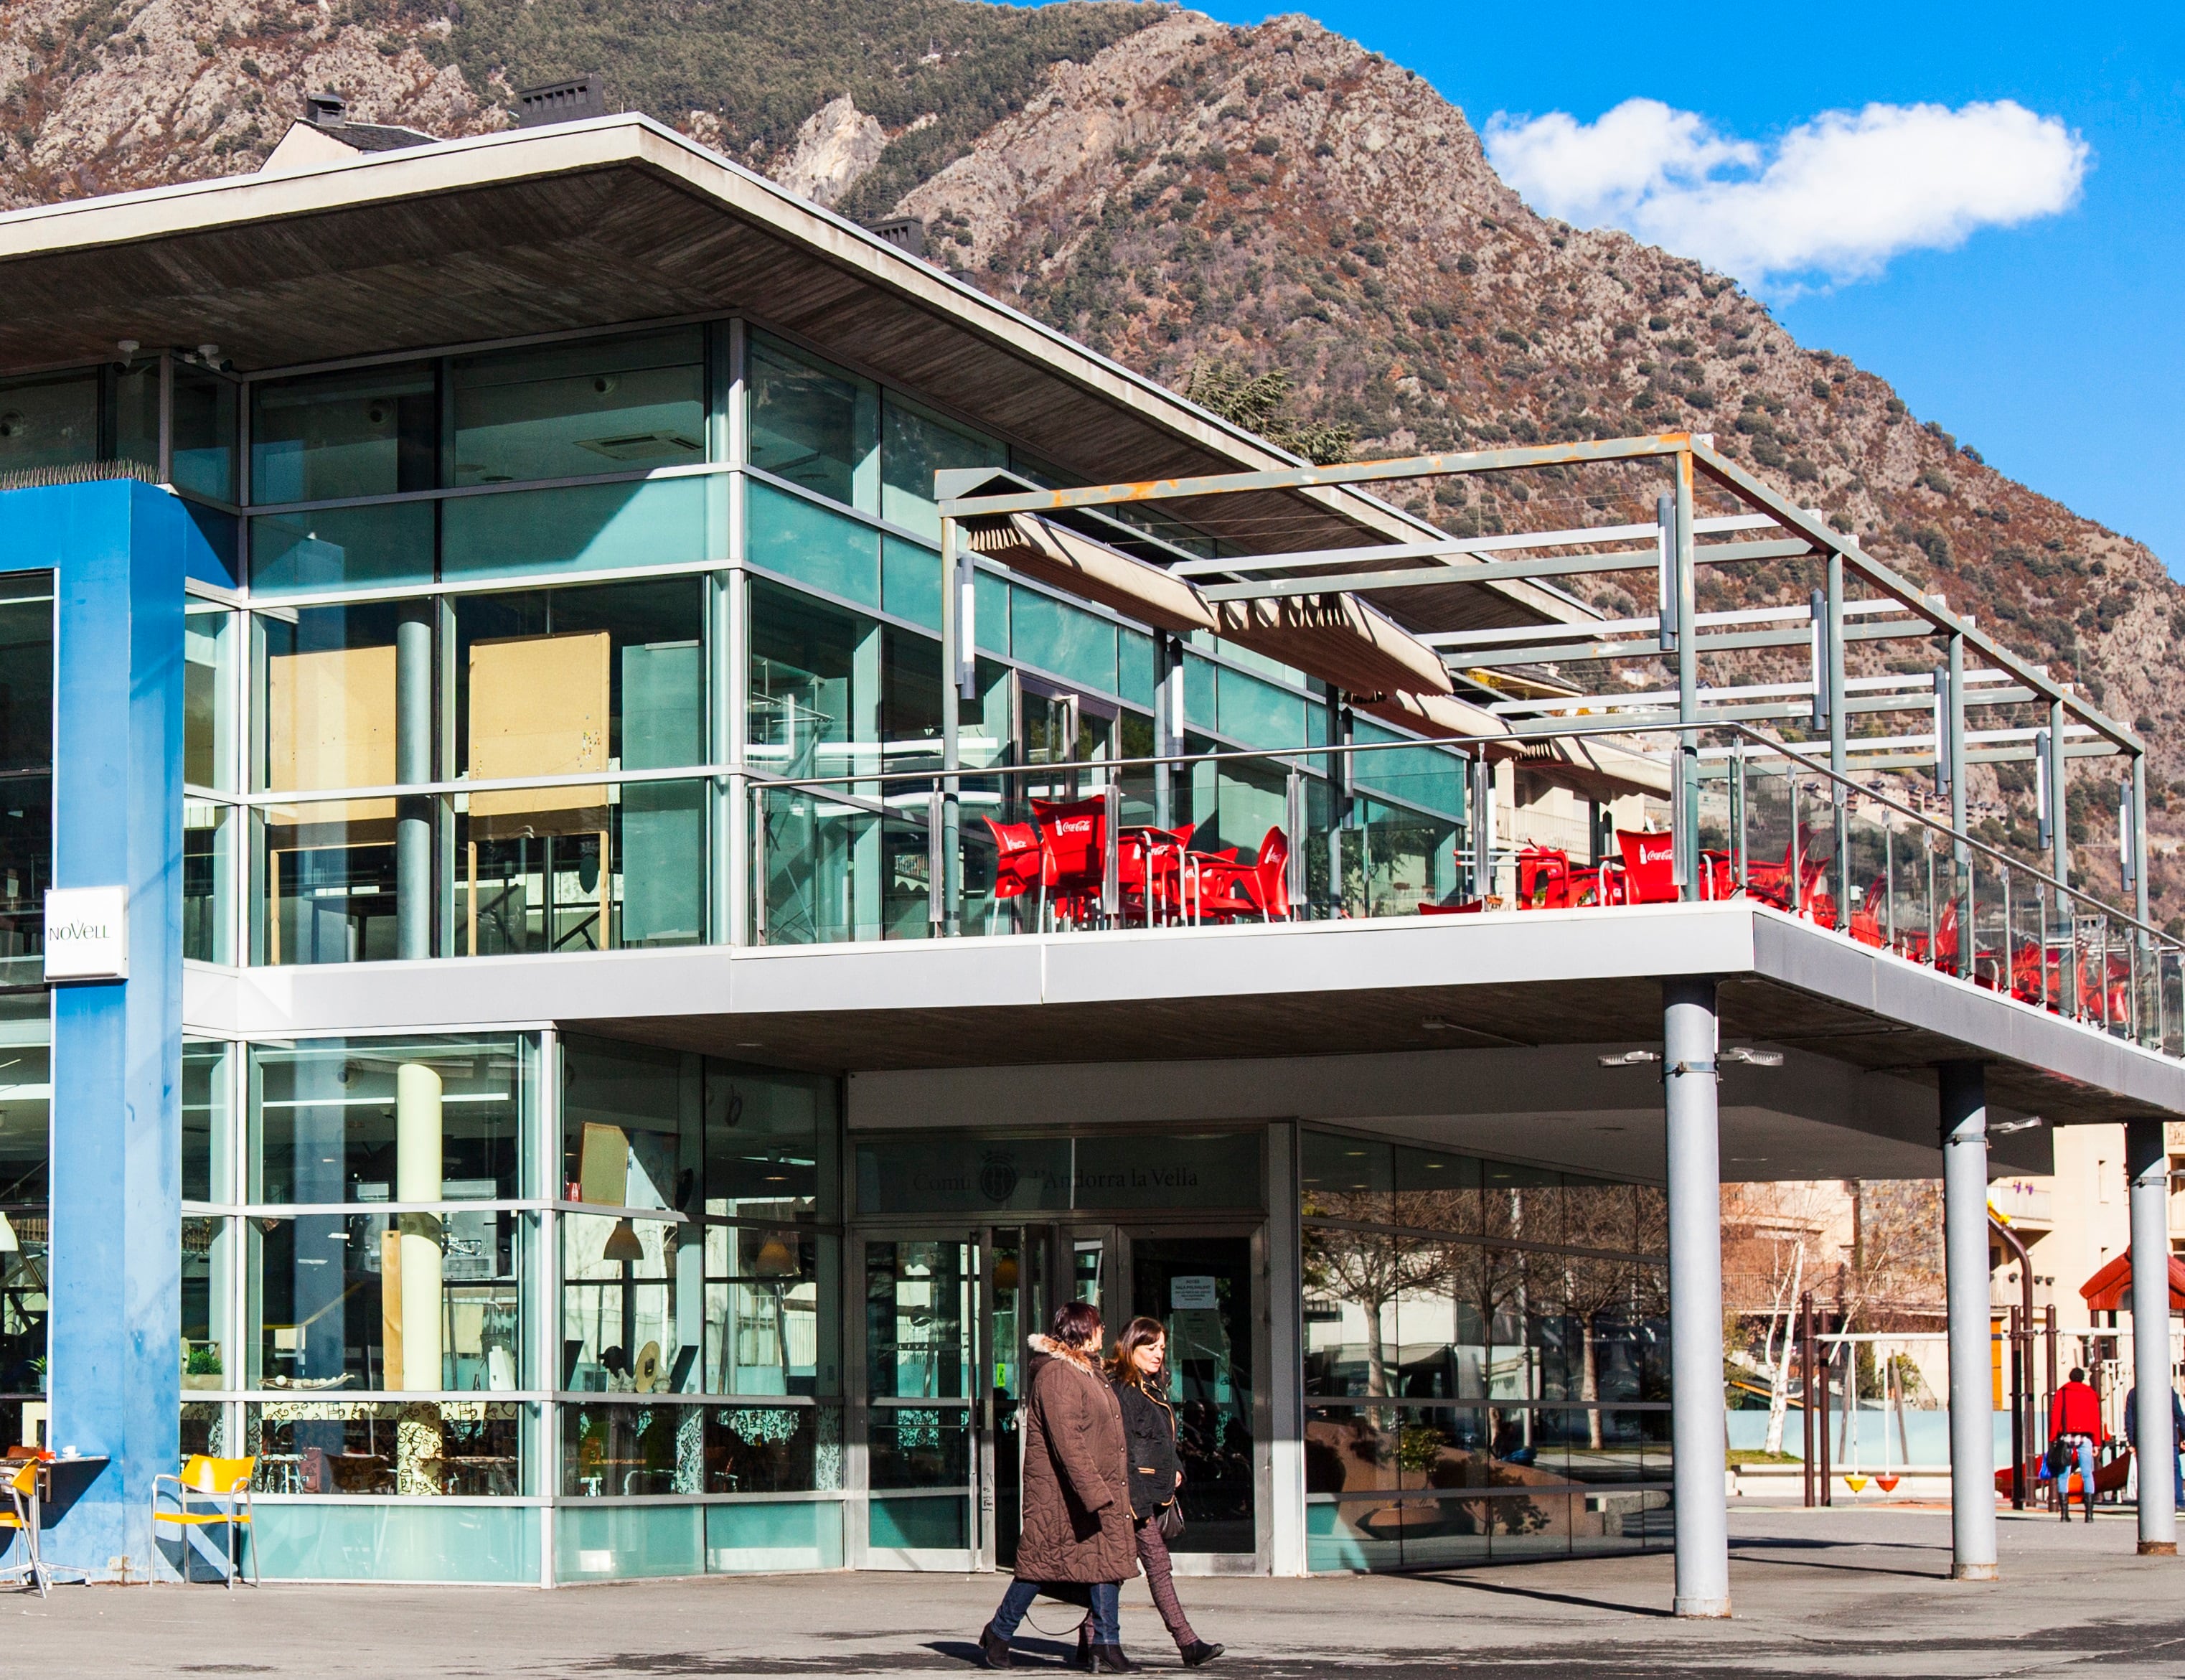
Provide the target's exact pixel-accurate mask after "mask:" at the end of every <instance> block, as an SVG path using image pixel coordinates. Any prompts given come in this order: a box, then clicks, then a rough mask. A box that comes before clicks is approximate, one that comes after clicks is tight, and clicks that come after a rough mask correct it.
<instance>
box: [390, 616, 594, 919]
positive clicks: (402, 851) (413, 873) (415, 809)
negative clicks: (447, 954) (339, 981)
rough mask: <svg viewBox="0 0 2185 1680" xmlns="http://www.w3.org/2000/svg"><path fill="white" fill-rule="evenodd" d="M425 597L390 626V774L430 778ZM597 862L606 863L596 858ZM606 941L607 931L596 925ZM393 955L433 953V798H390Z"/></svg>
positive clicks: (408, 779)
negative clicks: (392, 650) (392, 712)
mask: <svg viewBox="0 0 2185 1680" xmlns="http://www.w3.org/2000/svg"><path fill="white" fill-rule="evenodd" d="M433 616H434V614H433V603H432V602H429V601H411V602H404V603H403V605H402V608H401V616H400V619H398V620H397V621H396V623H395V625H394V779H395V781H399V782H404V783H416V782H421V781H431V780H432V779H433ZM605 867H606V863H605V861H604V860H602V861H601V868H602V869H604V868H605ZM605 933H606V930H605V929H604V928H603V929H601V942H602V943H605ZM394 955H397V956H398V957H428V956H430V955H433V801H432V798H431V797H430V796H429V795H426V794H419V793H405V794H403V795H401V796H400V798H397V799H396V800H395V802H394Z"/></svg>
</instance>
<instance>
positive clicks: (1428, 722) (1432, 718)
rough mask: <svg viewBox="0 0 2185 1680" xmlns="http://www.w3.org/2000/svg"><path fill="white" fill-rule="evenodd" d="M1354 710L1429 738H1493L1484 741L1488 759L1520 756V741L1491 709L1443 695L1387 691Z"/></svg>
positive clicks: (1462, 739)
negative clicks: (1492, 738) (1378, 697)
mask: <svg viewBox="0 0 2185 1680" xmlns="http://www.w3.org/2000/svg"><path fill="white" fill-rule="evenodd" d="M1358 710H1360V711H1361V712H1363V713H1364V714H1366V716H1368V717H1370V718H1373V719H1376V720H1378V721H1379V722H1382V723H1386V724H1394V725H1396V726H1397V727H1398V728H1399V729H1406V730H1409V731H1411V733H1412V734H1414V735H1419V736H1425V737H1426V738H1427V739H1428V740H1429V741H1477V740H1478V739H1479V738H1480V737H1482V736H1492V737H1495V739H1494V740H1492V741H1491V742H1489V744H1488V747H1487V755H1488V757H1489V758H1491V759H1515V758H1520V757H1522V756H1523V753H1524V748H1523V744H1522V743H1521V742H1517V740H1515V739H1513V738H1512V736H1511V734H1510V729H1509V725H1506V724H1505V723H1504V722H1503V721H1502V720H1501V719H1500V718H1498V717H1496V716H1495V714H1493V713H1492V712H1489V711H1484V710H1482V709H1481V708H1479V707H1478V706H1474V705H1472V704H1469V703H1467V702H1465V701H1462V700H1459V699H1456V697H1453V696H1450V695H1447V694H1391V695H1389V696H1387V697H1383V698H1382V699H1378V700H1371V701H1366V700H1361V701H1360V702H1359V703H1358Z"/></svg>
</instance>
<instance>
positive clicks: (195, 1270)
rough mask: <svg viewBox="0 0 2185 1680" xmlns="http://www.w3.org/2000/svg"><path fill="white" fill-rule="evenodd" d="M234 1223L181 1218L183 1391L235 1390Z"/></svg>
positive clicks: (195, 1216)
mask: <svg viewBox="0 0 2185 1680" xmlns="http://www.w3.org/2000/svg"><path fill="white" fill-rule="evenodd" d="M234 1267H235V1235H234V1230H233V1222H232V1221H231V1220H227V1219H215V1218H205V1217H204V1216H202V1215H199V1214H185V1215H183V1216H182V1388H183V1390H184V1391H185V1392H187V1391H189V1390H191V1389H197V1388H226V1387H229V1386H231V1379H230V1377H229V1375H228V1373H229V1372H230V1370H231V1369H232V1364H231V1361H232V1358H233V1352H232V1346H231V1337H230V1331H229V1325H228V1316H229V1303H230V1302H232V1300H233V1299H234V1283H235V1270H234Z"/></svg>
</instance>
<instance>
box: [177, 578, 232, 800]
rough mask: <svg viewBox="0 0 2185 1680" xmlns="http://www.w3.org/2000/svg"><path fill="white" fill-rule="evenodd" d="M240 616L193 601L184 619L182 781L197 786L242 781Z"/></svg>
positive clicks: (227, 785) (222, 785) (223, 785)
mask: <svg viewBox="0 0 2185 1680" xmlns="http://www.w3.org/2000/svg"><path fill="white" fill-rule="evenodd" d="M241 622H242V621H241V615H240V614H237V613H231V612H228V611H226V610H225V609H224V608H213V607H205V606H201V605H199V604H198V603H196V602H192V603H191V604H190V606H189V607H188V608H187V609H185V613H184V616H183V619H182V780H183V781H185V782H187V783H188V784H189V785H190V786H191V787H211V788H219V789H222V790H232V789H234V788H235V787H238V786H239V785H240V781H241V778H240V776H239V775H238V773H237V770H238V766H237V757H238V754H237V746H238V745H239V742H238V741H237V733H236V723H235V685H234V674H235V665H236V659H237V649H238V648H239V647H241V645H242V640H243V637H242V631H241V628H240V625H241Z"/></svg>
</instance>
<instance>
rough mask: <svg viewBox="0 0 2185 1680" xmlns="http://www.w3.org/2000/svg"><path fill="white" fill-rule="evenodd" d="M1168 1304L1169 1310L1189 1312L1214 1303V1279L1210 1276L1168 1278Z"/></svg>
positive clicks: (1208, 1306)
mask: <svg viewBox="0 0 2185 1680" xmlns="http://www.w3.org/2000/svg"><path fill="white" fill-rule="evenodd" d="M1168 1304H1169V1308H1170V1309H1171V1311H1174V1312H1190V1311H1192V1310H1193V1309H1204V1308H1210V1307H1212V1306H1213V1305H1214V1304H1215V1300H1214V1280H1213V1279H1211V1278H1171V1279H1170V1280H1168Z"/></svg>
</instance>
